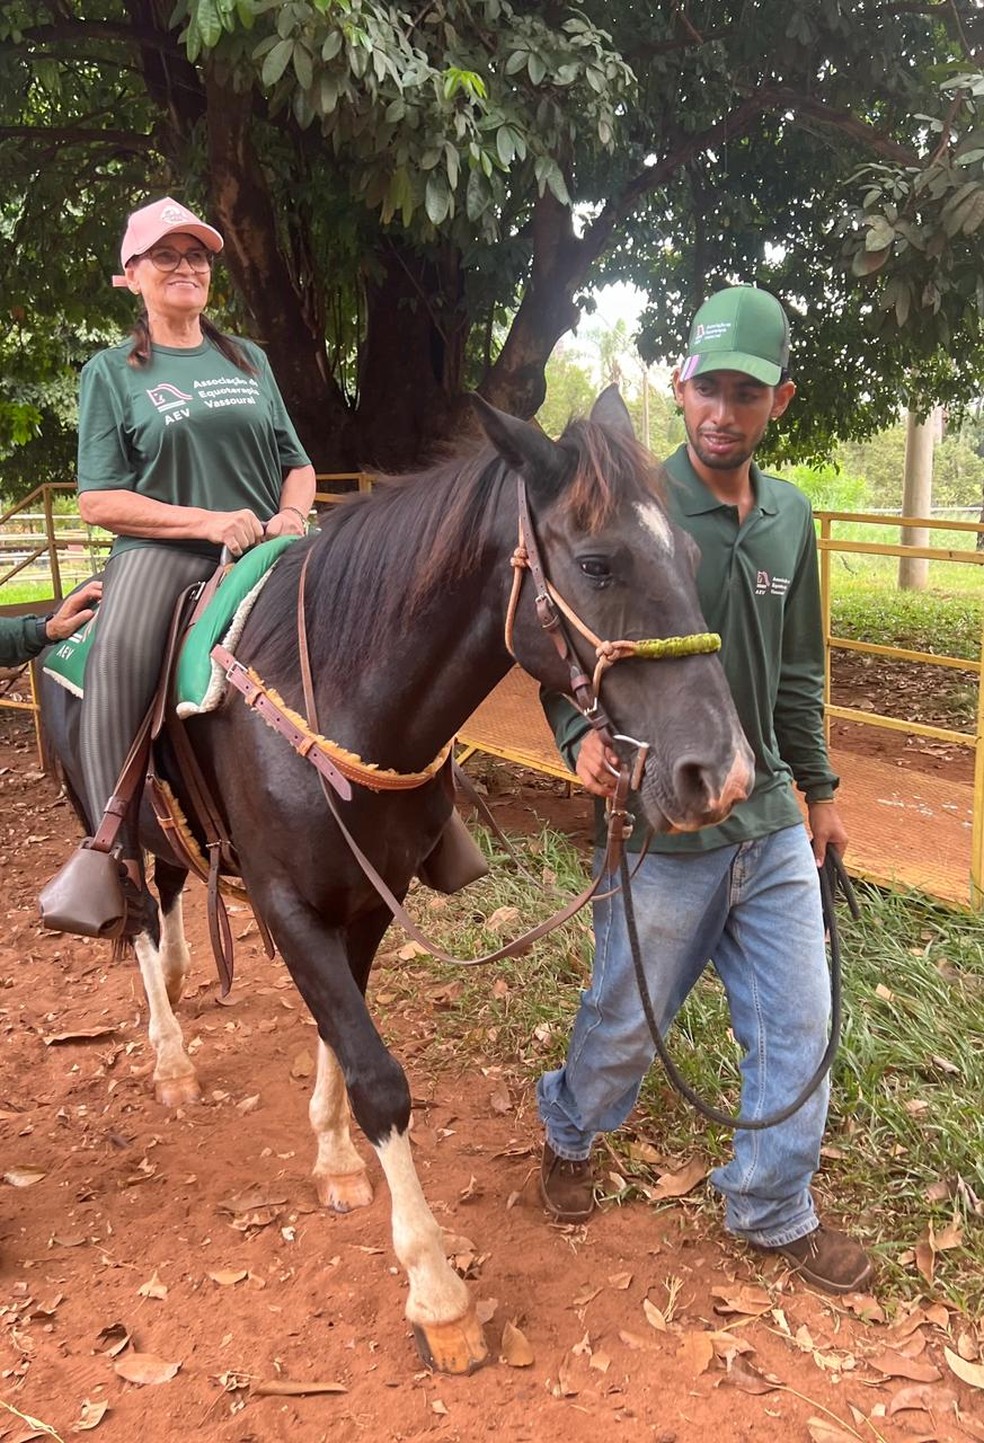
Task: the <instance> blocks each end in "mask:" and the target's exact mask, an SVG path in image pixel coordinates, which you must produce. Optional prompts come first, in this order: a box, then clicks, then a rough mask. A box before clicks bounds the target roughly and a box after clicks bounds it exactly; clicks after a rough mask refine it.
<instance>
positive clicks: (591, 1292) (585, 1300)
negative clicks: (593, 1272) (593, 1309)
mask: <svg viewBox="0 0 984 1443" xmlns="http://www.w3.org/2000/svg"><path fill="white" fill-rule="evenodd" d="M601 1291H602V1290H601V1288H592V1287H591V1286H590V1285H589V1284H585V1286H584V1287H583V1288H582V1289H581V1291H580V1292H579V1293H578V1294H577V1296H576V1297H575V1298H574V1299H573V1300H572V1302H571V1306H572V1307H574V1308H586V1307H587V1306H588V1304H589V1303H590V1302H591V1301H592V1299H593V1298H596V1297H597V1296H598V1294H599V1293H600V1292H601Z"/></svg>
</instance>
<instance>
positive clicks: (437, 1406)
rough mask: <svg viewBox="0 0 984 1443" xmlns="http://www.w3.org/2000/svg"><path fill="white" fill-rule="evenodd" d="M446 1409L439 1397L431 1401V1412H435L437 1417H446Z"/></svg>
mask: <svg viewBox="0 0 984 1443" xmlns="http://www.w3.org/2000/svg"><path fill="white" fill-rule="evenodd" d="M447 1411H448V1410H447V1408H446V1407H445V1405H444V1403H442V1401H441V1399H440V1398H435V1399H434V1401H433V1402H432V1403H431V1412H432V1413H436V1414H437V1415H438V1417H439V1418H444V1417H446V1416H447Z"/></svg>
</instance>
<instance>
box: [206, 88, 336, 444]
mask: <svg viewBox="0 0 984 1443" xmlns="http://www.w3.org/2000/svg"><path fill="white" fill-rule="evenodd" d="M206 92H207V101H208V160H209V190H210V194H211V198H212V208H213V210H214V213H215V217H216V220H217V222H218V225H219V229H220V230H221V231H222V234H223V236H224V238H225V250H224V252H223V256H224V259H225V261H226V264H227V265H228V267H229V270H230V272H231V273H232V277H233V280H234V282H235V284H236V289H237V290H238V291H239V293H240V295H241V296H242V297H243V299H244V300H245V302H246V304H247V305H248V307H249V309H250V311H251V313H252V316H253V320H254V323H255V326H256V331H257V339H258V340H260V341H261V342H262V343H263V345H264V346H265V348H266V351H267V355H268V356H269V358H270V364H271V366H272V367H273V372H274V375H275V376H276V378H277V384H278V385H279V386H280V389H281V391H282V393H283V397H284V401H285V403H286V406H287V410H288V412H289V413H290V417H291V420H292V421H293V422H294V425H295V426H296V428H297V432H298V435H299V436H300V438H301V442H302V444H303V445H304V448H305V450H306V451H307V452H308V454H309V455H310V457H311V460H312V462H313V463H314V466H315V469H316V470H318V471H345V470H350V469H352V468H353V467H354V464H355V463H354V460H353V458H352V457H351V456H350V455H348V454H346V452H345V450H344V443H343V435H344V430H345V427H346V423H347V421H348V407H347V405H346V402H345V397H344V395H343V394H342V391H341V389H340V387H339V386H338V384H337V382H336V381H335V380H334V378H333V377H332V376H331V374H330V372H329V369H328V359H327V356H326V354H325V340H324V336H325V328H324V320H323V316H322V314H321V310H322V307H321V304H320V297H319V296H318V294H317V292H312V289H311V288H312V286H313V284H314V282H313V280H312V277H311V276H310V275H308V276H305V277H304V279H303V283H302V282H301V280H300V279H299V278H298V277H297V276H296V275H295V274H294V271H293V268H292V266H291V264H290V261H289V258H288V256H287V255H286V254H285V252H284V250H283V248H282V247H281V246H280V245H279V243H278V226H277V216H276V214H275V211H274V206H273V201H272V199H271V197H270V193H269V191H268V190H267V187H266V185H265V184H264V181H263V168H262V166H261V165H260V162H259V160H258V158H257V155H256V152H255V150H254V148H253V144H252V139H251V136H250V126H251V112H252V99H251V96H250V94H249V93H247V94H245V95H241V94H237V93H235V92H234V91H232V90H231V89H227V88H226V87H225V86H222V85H220V84H219V83H218V82H217V80H216V79H215V76H214V75H212V74H209V75H208V77H207V81H206ZM295 223H296V218H295Z"/></svg>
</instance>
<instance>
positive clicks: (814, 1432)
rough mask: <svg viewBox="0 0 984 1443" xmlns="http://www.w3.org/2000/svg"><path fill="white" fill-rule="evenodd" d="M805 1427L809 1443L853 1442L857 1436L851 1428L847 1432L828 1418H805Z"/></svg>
mask: <svg viewBox="0 0 984 1443" xmlns="http://www.w3.org/2000/svg"><path fill="white" fill-rule="evenodd" d="M806 1427H807V1431H808V1432H809V1434H810V1439H811V1443H855V1439H856V1438H857V1436H858V1435H857V1433H856V1432H855V1431H854V1429H853V1428H852V1429H851V1431H850V1433H848V1432H847V1431H846V1430H845V1429H843V1428H838V1427H837V1424H836V1423H832V1422H831V1421H830V1419H829V1418H807V1420H806Z"/></svg>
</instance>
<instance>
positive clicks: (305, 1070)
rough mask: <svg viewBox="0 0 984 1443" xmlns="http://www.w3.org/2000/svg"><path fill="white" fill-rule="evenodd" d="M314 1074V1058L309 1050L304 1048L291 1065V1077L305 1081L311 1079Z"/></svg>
mask: <svg viewBox="0 0 984 1443" xmlns="http://www.w3.org/2000/svg"><path fill="white" fill-rule="evenodd" d="M313 1072H314V1058H313V1057H312V1056H311V1054H310V1052H308V1050H307V1048H304V1049H303V1050H302V1051H301V1052H298V1053H297V1054H296V1056H295V1058H294V1061H293V1062H292V1063H291V1064H290V1075H291V1077H298V1078H301V1079H303V1078H305V1077H310V1076H311V1074H312V1073H313Z"/></svg>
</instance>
